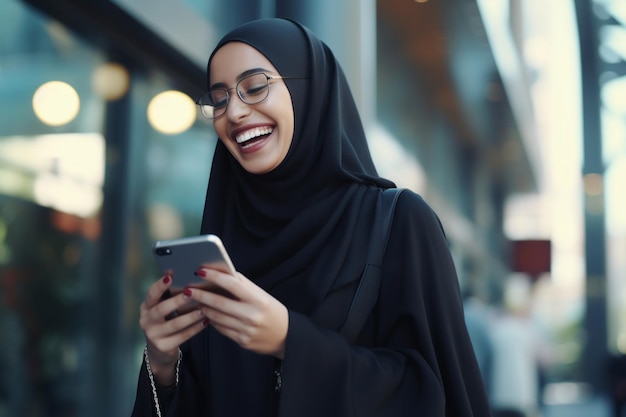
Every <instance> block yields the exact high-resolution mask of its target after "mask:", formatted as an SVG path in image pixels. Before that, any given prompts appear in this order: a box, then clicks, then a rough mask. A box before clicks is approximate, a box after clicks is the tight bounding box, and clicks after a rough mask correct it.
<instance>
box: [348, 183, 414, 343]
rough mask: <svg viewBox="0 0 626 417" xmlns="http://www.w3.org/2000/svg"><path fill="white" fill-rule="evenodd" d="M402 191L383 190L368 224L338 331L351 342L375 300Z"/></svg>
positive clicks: (394, 189)
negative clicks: (359, 269)
mask: <svg viewBox="0 0 626 417" xmlns="http://www.w3.org/2000/svg"><path fill="white" fill-rule="evenodd" d="M403 190H404V189H402V188H388V189H386V190H384V191H383V193H382V198H381V199H380V200H379V201H378V206H377V207H376V214H375V217H374V223H373V225H372V234H371V237H370V246H369V252H368V254H367V264H366V265H365V270H364V271H363V274H362V275H361V280H360V281H359V286H358V287H357V289H356V293H355V294H354V298H353V299H352V304H351V305H350V309H349V310H348V315H347V316H346V320H345V321H344V323H343V326H342V327H341V330H340V333H341V334H343V335H344V336H345V337H346V338H347V339H348V340H349V341H351V342H353V341H355V340H356V337H357V336H358V335H359V332H360V331H361V328H362V327H363V325H364V324H365V320H366V319H367V317H368V316H369V314H370V312H371V311H372V309H373V308H374V304H376V300H377V299H378V290H379V288H380V282H381V279H382V263H383V256H384V255H385V250H386V249H387V242H388V240H389V234H390V233H389V232H390V230H391V223H392V221H393V215H394V212H395V208H396V202H397V201H398V197H399V196H400V193H402V191H403Z"/></svg>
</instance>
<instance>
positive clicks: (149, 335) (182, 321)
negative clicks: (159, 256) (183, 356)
mask: <svg viewBox="0 0 626 417" xmlns="http://www.w3.org/2000/svg"><path fill="white" fill-rule="evenodd" d="M171 285H172V277H170V276H169V275H166V276H164V277H163V278H161V279H160V280H158V281H157V282H155V283H154V284H152V285H151V286H150V288H149V289H148V293H147V294H146V298H145V299H144V301H143V303H141V309H140V318H139V325H140V326H141V328H142V329H143V332H144V334H145V336H146V345H147V348H148V357H149V360H150V367H151V369H152V373H153V374H154V377H155V379H156V380H157V382H158V383H159V384H160V385H163V386H167V385H171V384H173V383H174V382H175V376H176V375H175V365H176V362H177V361H178V347H179V346H180V345H181V344H182V343H183V342H185V341H187V340H189V339H190V338H191V337H193V336H194V335H196V334H198V333H199V332H200V331H202V329H204V328H205V327H206V326H207V324H208V323H209V321H208V319H207V318H206V317H204V315H203V313H202V310H201V309H199V308H191V309H190V302H191V299H190V298H189V296H188V294H189V292H188V291H187V290H185V291H184V292H182V293H180V294H177V295H175V296H173V297H170V298H168V299H166V300H162V297H163V294H165V292H166V291H167V290H168V289H169V288H170V286H171ZM176 311H186V312H185V313H184V314H179V315H176V316H175V317H173V318H171V319H170V320H168V319H167V318H166V317H167V316H169V315H171V314H172V313H174V312H176Z"/></svg>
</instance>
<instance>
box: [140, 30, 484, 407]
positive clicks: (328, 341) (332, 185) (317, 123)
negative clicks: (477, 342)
mask: <svg viewBox="0 0 626 417" xmlns="http://www.w3.org/2000/svg"><path fill="white" fill-rule="evenodd" d="M292 77H297V78H292ZM208 85H209V93H208V95H205V96H204V98H203V99H201V100H200V101H199V104H200V105H201V106H202V107H209V108H211V111H208V112H207V114H208V115H209V117H210V118H211V119H212V120H213V126H214V129H215V132H216V133H217V135H218V136H219V139H220V140H219V142H218V144H217V146H216V149H215V153H214V158H213V163H212V166H211V175H210V179H209V184H208V189H207V194H206V201H205V207H204V216H203V220H202V226H201V233H202V234H209V233H211V234H215V235H218V236H219V237H220V238H221V239H222V241H223V242H224V245H225V247H226V249H227V251H228V253H229V255H230V257H231V259H232V261H233V264H234V266H235V267H236V268H237V273H236V274H228V273H224V272H220V271H218V270H216V269H213V268H211V267H210V266H206V265H205V266H201V265H197V266H196V265H194V266H192V267H193V268H197V275H198V276H199V277H202V279H204V280H205V281H207V282H208V283H209V284H210V286H209V287H210V288H216V289H217V290H220V291H222V290H223V291H226V292H227V293H229V294H231V295H232V297H224V296H221V295H220V294H219V292H220V291H214V290H204V289H200V288H187V289H186V290H184V291H183V292H182V293H181V294H179V295H176V296H173V297H170V298H167V299H166V300H164V301H163V299H162V296H163V294H164V293H165V292H166V291H168V289H170V288H171V285H172V282H173V280H172V277H171V276H170V275H166V276H164V277H162V278H161V279H159V280H158V281H156V282H154V283H153V284H152V285H151V287H150V288H149V289H148V292H147V295H146V297H145V299H144V301H143V303H142V306H141V309H140V310H141V317H140V326H141V328H142V329H143V331H144V333H145V336H146V348H145V351H144V364H143V366H142V369H141V373H140V377H139V383H138V390H137V398H136V402H135V408H134V412H133V415H134V416H135V417H139V416H151V415H152V414H153V410H158V412H157V413H158V414H160V413H163V414H166V413H167V415H177V416H183V415H184V416H195V415H198V416H199V415H211V416H214V417H221V416H248V415H254V416H257V417H270V416H299V417H309V416H311V417H313V416H315V417H319V416H329V417H333V416H337V417H343V416H352V415H359V416H364V417H369V416H371V417H374V416H375V417H379V416H383V415H393V416H397V417H402V416H413V415H415V410H420V412H421V413H423V414H424V415H428V416H432V417H444V416H450V415H454V416H456V417H472V416H481V417H487V416H489V406H488V404H487V399H486V395H485V392H484V389H483V386H482V384H481V376H480V371H479V369H478V365H477V363H476V358H475V357H474V352H473V349H472V346H471V342H470V339H469V336H468V334H467V330H466V328H465V322H464V319H463V306H462V303H461V298H460V291H459V286H458V279H457V276H456V272H455V270H454V264H453V262H452V258H451V254H450V251H449V249H448V242H447V241H446V238H445V235H444V233H443V229H442V227H441V223H440V222H439V219H438V218H437V216H436V214H435V213H434V212H433V211H432V210H431V209H430V207H429V206H428V205H427V204H426V203H425V202H424V200H423V199H422V198H421V197H420V196H418V195H417V194H415V193H413V192H410V191H408V190H405V191H404V192H403V193H402V194H395V195H396V196H398V197H397V205H396V210H395V214H394V217H393V219H394V220H393V223H392V225H391V228H390V234H389V241H388V244H387V246H386V255H385V257H384V259H383V260H382V262H381V265H380V267H378V266H376V267H374V266H373V265H366V262H367V260H366V259H364V257H363V254H364V253H367V251H368V249H369V248H370V247H378V246H384V243H382V242H381V240H382V239H379V238H378V232H379V230H378V229H376V228H373V224H374V225H376V224H379V223H376V222H375V221H374V219H375V218H376V215H377V213H378V212H379V207H380V206H382V201H383V200H382V198H383V197H382V196H383V194H384V191H385V190H387V189H393V188H395V184H393V182H391V181H389V180H387V179H385V178H382V177H380V176H379V175H378V173H377V172H376V169H375V167H374V164H373V161H372V158H371V155H370V152H369V148H368V145H367V139H366V137H365V133H364V131H363V126H362V124H361V119H360V116H359V114H358V111H357V107H356V104H355V102H354V100H353V98H352V93H351V92H350V89H349V87H348V83H347V80H346V78H345V76H344V73H343V71H342V69H341V67H340V66H339V64H338V63H337V61H336V59H335V57H334V55H333V53H332V52H331V51H330V49H329V48H328V47H327V46H326V45H325V44H324V43H323V42H322V41H321V40H320V39H319V38H317V37H316V36H315V35H313V34H312V33H311V32H310V31H309V30H308V29H307V28H305V27H304V26H301V25H300V24H298V23H296V22H294V21H289V20H284V19H264V20H258V21H253V22H250V23H247V24H245V25H243V26H240V27H239V28H236V29H234V30H233V31H232V32H230V33H229V34H227V35H226V36H225V37H224V38H223V39H222V40H221V41H220V42H219V43H218V44H217V46H216V48H215V50H214V53H213V54H212V55H211V56H210V58H209V64H208ZM205 110H206V109H205ZM391 192H392V193H394V192H395V191H393V190H392V191H391ZM387 195H389V193H387ZM372 268H380V272H381V275H382V280H381V284H380V288H379V289H378V292H377V293H376V292H375V291H376V288H375V287H374V295H375V296H374V297H373V298H374V300H377V303H376V305H375V306H374V307H373V308H372V309H370V310H367V309H364V311H361V312H362V316H361V317H359V318H358V320H357V322H360V323H364V324H363V326H362V327H361V328H355V329H354V331H355V332H354V333H355V334H354V335H347V334H346V333H345V332H343V331H342V329H343V328H344V325H345V318H346V317H347V316H348V312H349V311H352V309H351V305H353V300H354V299H355V297H356V295H355V294H358V293H359V291H358V289H360V288H361V282H362V281H363V282H364V284H363V285H369V284H370V281H369V280H367V279H365V278H361V277H362V276H363V277H368V276H369V275H366V274H364V271H369V270H371V269H372ZM189 303H193V304H189ZM189 305H193V306H194V308H193V309H192V310H191V311H189V312H187V313H183V314H179V315H177V316H176V317H175V318H173V319H171V320H166V316H168V315H169V314H170V313H171V312H173V311H181V310H182V311H185V307H188V306H189ZM188 310H189V309H188V308H187V311H188ZM430 329H435V330H434V331H432V332H431V331H430Z"/></svg>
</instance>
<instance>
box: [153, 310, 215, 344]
mask: <svg viewBox="0 0 626 417" xmlns="http://www.w3.org/2000/svg"><path fill="white" fill-rule="evenodd" d="M196 314H197V313H196ZM190 316H194V313H190ZM199 317H200V316H199V315H195V317H192V320H191V322H190V324H189V325H186V326H183V327H182V328H181V329H179V330H177V331H176V332H174V333H170V334H168V335H166V336H162V337H159V338H155V339H149V340H150V343H151V344H152V345H153V346H154V347H155V348H156V350H157V351H158V352H171V351H175V350H177V349H178V347H179V346H180V345H182V344H183V343H185V342H186V341H188V340H189V339H191V338H192V337H194V336H195V335H197V334H198V333H200V332H201V331H202V330H204V329H205V328H206V327H207V326H208V325H209V323H210V322H209V320H208V319H207V318H206V317H200V318H199ZM180 318H183V316H179V317H177V318H176V319H173V320H177V319H180ZM173 320H172V321H173ZM168 324H169V322H168ZM179 324H181V325H182V324H183V322H180V323H179ZM175 327H176V326H175ZM146 338H148V336H147V335H146Z"/></svg>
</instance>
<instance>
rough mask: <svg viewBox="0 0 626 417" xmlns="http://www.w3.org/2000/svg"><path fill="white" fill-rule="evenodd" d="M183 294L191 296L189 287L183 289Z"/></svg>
mask: <svg viewBox="0 0 626 417" xmlns="http://www.w3.org/2000/svg"><path fill="white" fill-rule="evenodd" d="M183 294H185V295H186V296H187V297H191V288H189V287H187V288H185V289H184V290H183Z"/></svg>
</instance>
